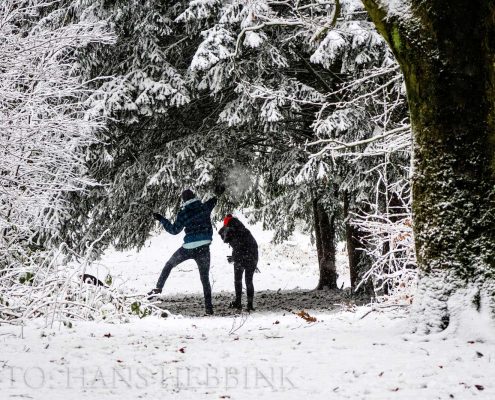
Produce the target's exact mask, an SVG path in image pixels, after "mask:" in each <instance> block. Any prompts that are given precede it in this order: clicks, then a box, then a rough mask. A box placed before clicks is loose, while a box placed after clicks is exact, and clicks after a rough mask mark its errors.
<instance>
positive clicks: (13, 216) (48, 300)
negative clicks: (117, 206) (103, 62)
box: [0, 0, 114, 320]
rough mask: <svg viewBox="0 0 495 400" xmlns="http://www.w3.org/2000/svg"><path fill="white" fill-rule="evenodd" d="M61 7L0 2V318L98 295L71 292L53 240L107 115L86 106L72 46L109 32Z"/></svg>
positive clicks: (68, 312) (53, 311) (85, 304)
mask: <svg viewBox="0 0 495 400" xmlns="http://www.w3.org/2000/svg"><path fill="white" fill-rule="evenodd" d="M68 12H69V11H68V9H66V8H64V7H63V3H62V2H57V1H55V2H54V1H44V0H30V1H13V0H6V1H2V3H1V4H0V36H1V37H2V40H1V41H0V99H1V100H0V126H1V129H0V152H1V156H0V171H1V172H0V174H1V175H0V182H1V183H0V188H1V197H0V232H1V234H0V320H13V319H17V320H22V319H23V318H32V317H39V316H46V315H48V314H50V315H51V318H55V316H56V315H58V316H59V317H60V318H62V319H64V318H71V317H81V318H84V315H85V311H84V310H90V309H94V308H95V307H96V304H97V303H96V302H95V301H96V300H95V299H96V298H98V296H99V295H97V296H96V297H95V296H94V295H92V297H91V299H92V300H90V299H89V297H86V298H84V299H83V298H82V297H81V296H80V295H79V294H77V293H80V292H81V285H82V281H81V280H80V278H79V277H78V275H77V274H78V272H79V271H75V272H72V273H71V272H69V269H68V268H67V266H65V265H64V257H63V255H62V253H61V251H62V250H63V253H64V254H65V253H67V252H70V251H71V249H69V248H67V246H66V245H62V246H61V247H60V248H59V249H57V248H56V247H55V246H54V245H53V242H54V241H55V240H56V239H57V237H58V235H59V230H60V229H61V228H62V226H63V224H64V223H65V222H66V220H67V215H68V214H67V212H68V209H69V206H70V204H69V203H68V201H67V197H66V195H67V193H70V192H80V191H84V190H86V189H87V188H89V187H91V186H92V185H94V184H95V182H93V181H92V180H90V179H88V178H87V177H86V175H85V173H86V167H85V161H86V159H85V157H86V154H85V148H86V147H87V146H89V145H91V144H92V143H94V142H95V141H96V136H95V132H96V130H98V129H101V128H103V126H104V122H105V121H104V120H103V119H101V118H98V117H96V114H95V113H93V112H91V110H90V109H89V102H88V99H89V98H90V96H92V95H94V94H95V92H94V91H93V90H91V89H90V88H89V86H88V83H87V82H84V81H82V79H81V72H80V64H79V59H78V55H79V52H80V51H82V49H83V48H85V47H87V46H90V45H93V44H96V43H98V44H109V43H113V41H114V37H113V35H112V34H111V33H110V31H109V28H108V26H107V23H106V22H104V21H103V22H98V21H97V20H95V19H94V18H89V17H90V16H89V15H88V18H89V19H84V18H81V19H80V20H77V21H73V22H67V18H65V17H66V15H68ZM83 247H85V246H83ZM86 250H87V252H88V253H91V246H90V247H89V248H86ZM76 297H77V298H76Z"/></svg>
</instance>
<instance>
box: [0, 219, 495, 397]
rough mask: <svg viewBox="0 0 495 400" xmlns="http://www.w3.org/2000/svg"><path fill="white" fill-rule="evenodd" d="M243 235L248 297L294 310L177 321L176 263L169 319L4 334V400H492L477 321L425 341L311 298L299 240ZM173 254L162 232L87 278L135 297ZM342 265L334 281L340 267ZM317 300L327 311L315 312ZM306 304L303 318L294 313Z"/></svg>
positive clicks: (171, 240) (226, 279)
mask: <svg viewBox="0 0 495 400" xmlns="http://www.w3.org/2000/svg"><path fill="white" fill-rule="evenodd" d="M253 232H254V234H255V236H256V237H257V239H258V241H259V243H260V245H261V250H262V251H261V253H262V262H261V264H260V269H261V270H262V272H261V274H257V275H256V276H255V279H256V281H255V284H256V288H257V290H259V291H262V292H261V293H258V294H259V295H260V296H261V295H262V294H264V295H266V296H267V297H269V298H271V299H272V303H270V304H272V305H275V304H277V303H276V302H277V301H278V300H277V296H282V297H283V299H284V304H285V306H290V305H292V306H291V307H275V306H274V307H273V309H271V310H270V309H269V307H268V306H267V307H265V306H263V304H265V303H263V300H262V299H261V298H258V301H259V304H260V305H261V306H260V307H259V309H258V311H257V312H255V313H252V314H241V315H235V314H230V315H228V316H219V315H218V314H217V315H216V316H214V317H192V316H190V315H191V314H189V313H188V312H184V313H182V315H180V312H179V311H180V310H181V307H182V305H184V304H187V303H188V302H191V301H193V302H198V301H199V303H200V304H201V296H200V295H198V294H199V293H200V292H201V285H200V281H199V276H198V273H197V270H196V267H195V265H194V263H188V264H184V265H182V266H180V267H178V268H177V269H176V270H174V271H172V274H171V276H170V280H169V281H168V282H167V285H166V287H165V288H166V292H165V294H164V296H163V301H164V302H165V303H167V302H169V303H171V304H172V300H174V301H178V302H179V306H178V307H176V309H175V310H174V312H173V313H174V315H172V316H169V317H167V318H158V317H146V318H143V319H139V318H137V317H135V318H132V319H131V320H130V322H129V323H125V324H109V323H103V322H75V323H74V324H73V325H72V326H64V325H60V326H59V325H57V326H55V327H53V328H46V326H45V324H44V321H32V322H30V323H29V324H28V325H27V326H25V327H23V328H21V327H18V326H9V325H7V326H5V325H4V326H0V399H1V400H3V399H15V398H26V399H40V400H43V399H49V400H57V399H64V400H66V399H67V398H72V399H75V400H76V399H95V398H98V399H113V398H115V399H117V398H118V399H158V398H170V399H251V398H256V397H257V398H262V399H265V398H269V399H284V400H285V399H289V400H290V399H300V398H301V397H303V396H305V397H307V398H310V399H377V400H385V399H421V400H423V399H451V398H454V399H469V398H477V399H495V379H494V377H495V343H494V342H493V341H492V339H490V332H488V334H487V332H485V331H483V330H482V329H478V328H480V327H479V324H478V321H476V320H471V321H470V320H469V319H468V320H467V323H466V325H467V326H471V328H472V329H468V330H464V331H462V332H458V333H455V334H454V333H453V332H447V333H446V334H442V335H436V336H430V337H426V338H425V337H420V336H411V335H409V334H408V333H407V332H408V324H409V322H408V319H407V311H406V310H390V311H388V312H378V311H374V312H370V313H369V314H368V312H369V311H371V308H370V307H369V306H362V307H356V306H355V305H353V304H352V303H351V302H349V301H347V300H346V296H342V297H340V299H339V296H338V295H336V292H326V293H325V292H323V294H322V293H321V292H320V293H318V294H317V295H315V296H316V300H315V297H314V292H311V291H310V290H309V289H312V288H313V287H314V286H315V285H316V282H317V266H316V259H315V252H314V248H313V247H312V246H311V245H310V243H309V240H308V238H307V237H305V236H303V235H296V236H295V237H294V238H292V240H291V241H290V242H289V243H286V244H283V245H277V246H273V245H271V244H270V243H269V240H270V238H271V233H269V232H261V230H260V229H259V227H254V228H253ZM215 239H216V240H215V241H214V243H213V245H212V260H213V261H212V265H213V268H212V276H211V277H212V281H214V286H213V289H214V292H215V293H217V295H218V293H219V292H221V293H223V294H225V295H226V296H228V295H231V292H232V266H231V265H230V264H228V263H227V262H226V260H225V255H226V254H228V248H227V247H226V246H224V245H223V244H222V243H221V241H220V240H219V238H218V236H217V237H216V238H215ZM180 243H181V236H178V237H172V236H169V235H165V234H160V235H159V236H157V237H155V238H153V239H152V240H150V241H149V243H148V244H147V246H146V247H145V248H143V249H142V251H141V252H139V253H136V252H125V253H116V252H114V251H109V252H108V253H107V254H106V255H105V256H104V257H103V258H102V260H100V262H99V263H98V266H95V267H94V269H93V270H92V271H91V272H94V273H95V274H98V276H99V277H100V278H104V277H105V276H106V274H108V273H109V274H110V275H111V276H112V278H113V281H114V283H113V285H117V286H124V285H125V286H126V287H131V288H133V289H134V290H135V291H137V292H143V291H145V290H147V289H149V288H150V287H153V286H154V283H155V280H156V278H157V275H158V274H159V272H160V269H161V267H162V265H163V263H164V262H165V261H166V259H167V258H168V257H169V256H170V254H171V253H172V252H173V251H174V250H175V248H176V247H177V246H179V245H180ZM339 257H340V258H339V268H340V269H343V268H344V267H345V256H344V255H343V253H342V254H341V255H340V256H339ZM340 273H341V276H342V277H343V279H342V282H343V283H346V282H347V281H346V279H348V278H346V276H345V274H344V273H343V271H340ZM278 289H281V290H280V291H279V290H278ZM184 293H185V295H182V294H184ZM281 293H282V294H283V293H288V294H289V295H285V296H283V295H282V294H281ZM260 296H259V297H260ZM325 296H328V297H327V300H326V301H328V302H331V303H332V304H331V307H330V309H329V310H327V311H322V307H321V299H322V298H324V297H325ZM332 296H333V297H332ZM301 299H302V300H301ZM318 299H319V300H318ZM181 302H182V303H181ZM266 304H269V303H266ZM302 306H305V307H304V309H305V310H306V311H307V312H308V313H309V314H308V315H309V316H308V315H303V316H305V317H306V319H304V318H303V317H302V316H300V315H297V312H299V311H301V310H300V308H303V307H302ZM184 308H185V309H186V308H187V307H185V306H184ZM287 308H290V309H292V311H289V310H288V309H287ZM186 311H187V310H186ZM189 311H190V310H189ZM193 315H194V314H193ZM363 317H364V318H363ZM313 318H314V319H315V320H313ZM465 322H466V321H465ZM491 336H492V338H493V335H491Z"/></svg>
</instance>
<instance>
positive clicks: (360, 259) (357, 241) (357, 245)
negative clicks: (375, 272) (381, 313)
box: [344, 192, 374, 296]
mask: <svg viewBox="0 0 495 400" xmlns="http://www.w3.org/2000/svg"><path fill="white" fill-rule="evenodd" d="M350 203H351V201H350V194H349V193H347V192H345V193H344V215H345V236H346V246H347V257H348V260H349V273H350V278H351V289H352V291H353V292H357V293H363V294H367V295H370V296H374V290H373V282H371V280H368V281H367V282H364V283H363V284H361V286H359V289H357V287H358V285H359V284H360V283H361V281H362V280H363V276H364V274H365V273H366V272H367V271H368V270H369V269H370V268H371V262H370V261H371V260H370V258H369V257H368V256H367V255H366V253H365V252H364V250H362V249H363V248H364V244H363V242H362V240H361V238H362V236H363V233H362V232H361V230H360V229H358V228H356V227H355V226H354V225H352V224H351V216H350Z"/></svg>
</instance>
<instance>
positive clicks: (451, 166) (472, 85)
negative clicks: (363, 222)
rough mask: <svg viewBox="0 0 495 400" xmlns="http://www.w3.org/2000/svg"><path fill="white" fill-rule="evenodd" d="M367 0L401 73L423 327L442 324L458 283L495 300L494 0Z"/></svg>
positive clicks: (462, 288)
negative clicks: (392, 0)
mask: <svg viewBox="0 0 495 400" xmlns="http://www.w3.org/2000/svg"><path fill="white" fill-rule="evenodd" d="M362 1H363V3H364V5H365V6H366V8H367V10H368V12H369V14H370V16H371V18H372V20H373V22H374V23H375V25H376V27H377V28H378V30H379V31H380V33H381V34H382V35H383V36H384V37H385V39H386V40H387V42H388V43H389V45H390V47H391V49H392V51H393V52H394V54H395V56H396V58H397V60H398V62H399V64H400V66H401V68H402V71H403V73H404V78H405V83H406V89H407V95H408V101H409V108H410V114H411V122H412V128H413V135H414V149H413V150H414V174H413V220H414V231H415V240H416V253H417V258H418V265H419V267H420V271H421V273H420V282H419V289H418V293H417V295H416V299H415V305H414V307H415V310H416V313H417V315H421V314H423V315H422V317H421V318H419V317H418V323H420V321H424V322H423V323H421V324H420V326H419V329H421V330H423V331H426V332H430V331H438V330H442V329H444V328H446V327H447V326H448V325H449V322H452V317H455V315H453V313H455V308H454V307H451V305H452V302H450V303H449V299H451V298H452V297H453V296H457V295H458V294H459V293H460V292H461V291H464V293H468V292H469V293H471V295H470V296H471V297H472V298H473V299H472V300H473V301H474V299H475V298H476V299H478V298H480V297H482V298H484V299H486V300H487V301H488V302H489V303H490V304H492V305H493V299H494V293H495V284H494V276H495V1H493V0H451V1H449V2H445V1H442V0H431V1H428V2H425V1H422V0H408V1H407V3H408V4H409V6H410V7H409V9H408V10H406V11H403V12H398V13H397V14H394V10H389V9H388V8H387V5H388V3H389V2H388V1H380V2H379V1H377V0H362ZM468 303H469V302H467V303H466V304H468ZM475 303H476V304H479V302H477V301H476V302H475ZM492 316H493V311H492Z"/></svg>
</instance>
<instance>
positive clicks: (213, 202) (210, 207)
mask: <svg viewBox="0 0 495 400" xmlns="http://www.w3.org/2000/svg"><path fill="white" fill-rule="evenodd" d="M217 201H218V199H217V198H216V197H212V198H211V199H210V200H207V201H205V203H204V204H205V206H206V208H207V209H208V211H209V212H212V211H213V208H215V206H216V205H217Z"/></svg>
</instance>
